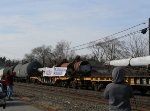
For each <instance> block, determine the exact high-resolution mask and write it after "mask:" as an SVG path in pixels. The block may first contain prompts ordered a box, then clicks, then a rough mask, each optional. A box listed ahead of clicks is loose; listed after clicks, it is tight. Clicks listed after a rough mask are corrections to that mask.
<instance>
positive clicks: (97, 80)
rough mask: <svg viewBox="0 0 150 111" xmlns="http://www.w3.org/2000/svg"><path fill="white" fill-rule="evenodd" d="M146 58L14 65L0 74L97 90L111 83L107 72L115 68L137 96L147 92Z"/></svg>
mask: <svg viewBox="0 0 150 111" xmlns="http://www.w3.org/2000/svg"><path fill="white" fill-rule="evenodd" d="M149 64H150V56H146V57H137V58H130V59H121V60H113V61H109V62H106V64H105V65H102V64H99V65H95V66H94V65H93V64H92V63H91V62H90V61H82V60H74V61H73V62H67V61H64V62H62V63H61V64H59V65H55V66H54V67H52V68H47V67H44V68H42V65H41V64H40V63H39V62H37V61H34V62H30V63H26V64H18V65H16V66H15V67H10V68H4V69H1V70H3V71H1V70H0V72H3V73H4V72H7V71H8V70H11V71H13V72H15V73H16V77H15V80H16V81H30V82H34V83H41V84H49V85H55V86H63V87H73V88H86V89H92V90H101V89H103V88H105V86H106V85H107V84H108V83H110V82H112V77H111V72H112V69H113V68H114V67H116V66H123V67H125V69H126V76H125V80H126V82H128V83H129V84H130V85H131V86H132V87H133V89H134V90H138V91H140V92H141V93H143V94H144V93H146V92H147V91H150V71H149V69H150V68H149V67H150V65H149Z"/></svg>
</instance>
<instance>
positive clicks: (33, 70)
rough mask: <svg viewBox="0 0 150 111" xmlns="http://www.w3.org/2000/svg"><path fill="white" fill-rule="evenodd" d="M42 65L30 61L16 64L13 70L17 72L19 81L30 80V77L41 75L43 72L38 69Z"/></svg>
mask: <svg viewBox="0 0 150 111" xmlns="http://www.w3.org/2000/svg"><path fill="white" fill-rule="evenodd" d="M41 67H42V65H41V64H40V63H39V62H37V61H33V62H29V63H26V64H18V65H16V66H15V68H14V70H13V72H15V73H16V80H17V81H26V80H28V81H29V80H30V77H33V76H39V75H40V74H41V73H40V72H39V71H38V68H41Z"/></svg>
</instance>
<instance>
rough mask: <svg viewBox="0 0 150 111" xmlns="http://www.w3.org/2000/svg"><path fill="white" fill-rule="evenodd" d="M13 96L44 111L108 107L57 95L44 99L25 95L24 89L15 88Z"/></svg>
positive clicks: (97, 110) (103, 110) (93, 110)
mask: <svg viewBox="0 0 150 111" xmlns="http://www.w3.org/2000/svg"><path fill="white" fill-rule="evenodd" d="M14 94H15V95H16V96H19V97H20V98H21V99H22V100H24V101H26V102H28V103H30V104H32V105H36V106H38V107H40V108H41V107H42V108H44V109H45V111H108V105H104V104H97V103H94V102H90V101H85V100H84V101H82V100H78V99H74V98H70V97H65V96H62V95H61V96H60V95H57V94H56V95H49V97H46V95H45V94H42V93H37V92H36V93H34V92H32V94H31V93H26V90H25V89H18V88H17V87H15V86H14ZM39 95H40V96H39Z"/></svg>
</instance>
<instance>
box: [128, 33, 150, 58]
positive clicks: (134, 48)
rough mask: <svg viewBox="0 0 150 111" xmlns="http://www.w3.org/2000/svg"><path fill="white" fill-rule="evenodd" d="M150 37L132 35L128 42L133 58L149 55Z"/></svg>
mask: <svg viewBox="0 0 150 111" xmlns="http://www.w3.org/2000/svg"><path fill="white" fill-rule="evenodd" d="M148 44H149V41H148V37H146V36H145V35H132V36H130V38H129V40H128V41H127V48H128V50H129V51H130V53H131V55H132V57H142V56H146V55H148Z"/></svg>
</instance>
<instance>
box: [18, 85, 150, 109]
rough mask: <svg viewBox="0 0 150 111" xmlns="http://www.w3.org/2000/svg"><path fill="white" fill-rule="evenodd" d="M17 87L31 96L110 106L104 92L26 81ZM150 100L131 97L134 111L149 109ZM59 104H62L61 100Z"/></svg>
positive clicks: (144, 97) (149, 98)
mask: <svg viewBox="0 0 150 111" xmlns="http://www.w3.org/2000/svg"><path fill="white" fill-rule="evenodd" d="M15 87H16V88H17V89H21V88H23V89H24V92H23V93H27V94H28V95H30V96H38V97H40V96H42V97H43V98H45V99H51V98H50V95H55V96H64V97H67V98H72V99H73V100H80V101H84V102H92V103H95V104H104V105H106V106H108V100H106V99H104V97H103V92H97V91H90V90H80V89H72V88H63V87H53V86H45V85H34V84H26V83H19V84H18V83H15ZM37 92H38V93H37ZM51 101H53V100H51ZM149 101H150V97H148V96H138V95H136V96H135V97H134V98H133V99H131V104H132V109H133V111H149V109H150V102H149ZM58 104H61V102H60V103H58ZM105 111H106V110H105Z"/></svg>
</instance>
